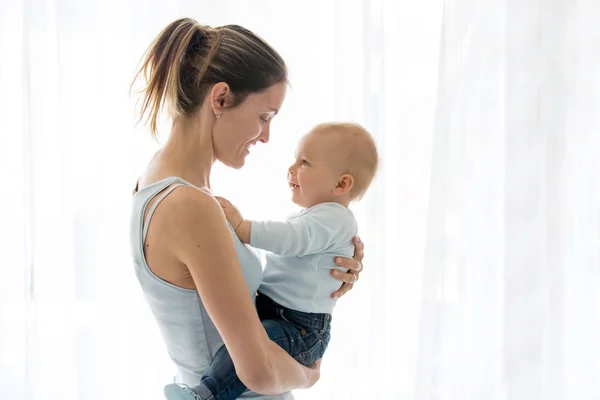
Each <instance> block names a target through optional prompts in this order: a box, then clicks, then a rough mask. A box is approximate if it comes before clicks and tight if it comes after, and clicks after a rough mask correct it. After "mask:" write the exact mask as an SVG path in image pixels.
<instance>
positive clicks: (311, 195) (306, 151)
mask: <svg viewBox="0 0 600 400" xmlns="http://www.w3.org/2000/svg"><path fill="white" fill-rule="evenodd" d="M334 151H335V146H334V142H333V139H332V138H331V137H330V136H324V135H319V134H315V133H313V132H310V133H308V134H307V135H306V136H304V137H303V138H302V139H301V140H300V143H299V144H298V149H297V150H296V161H295V162H294V164H292V165H291V166H290V168H289V170H288V182H289V185H290V189H291V190H292V201H293V202H294V203H296V204H298V205H299V206H301V207H305V208H308V207H312V206H315V205H317V204H320V203H325V202H329V201H333V200H334V199H335V196H334V195H333V193H332V192H333V189H334V188H335V186H336V185H337V183H338V179H339V177H340V175H341V173H340V170H339V168H338V165H337V164H339V162H338V160H337V157H335V154H334Z"/></svg>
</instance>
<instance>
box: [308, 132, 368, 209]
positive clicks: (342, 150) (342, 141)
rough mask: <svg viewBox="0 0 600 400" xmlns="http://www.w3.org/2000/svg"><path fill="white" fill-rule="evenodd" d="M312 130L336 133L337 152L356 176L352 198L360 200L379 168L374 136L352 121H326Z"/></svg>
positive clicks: (349, 170)
mask: <svg viewBox="0 0 600 400" xmlns="http://www.w3.org/2000/svg"><path fill="white" fill-rule="evenodd" d="M312 132H316V133H318V134H334V135H336V139H337V142H336V147H335V151H336V153H337V154H338V155H339V156H340V157H342V159H343V160H344V163H345V166H346V171H345V173H348V174H350V175H352V176H353V177H354V186H353V187H352V188H351V189H350V199H351V200H352V201H358V200H360V199H361V198H362V197H363V196H364V195H365V193H366V192H367V189H368V188H369V186H370V185H371V182H372V181H373V178H374V177H375V174H376V173H377V170H378V169H379V155H378V153H377V145H376V144H375V140H374V139H373V136H371V134H370V133H369V132H368V131H367V130H366V129H365V128H363V127H362V126H361V125H359V124H356V123H352V122H326V123H322V124H319V125H317V126H315V127H314V128H313V129H312Z"/></svg>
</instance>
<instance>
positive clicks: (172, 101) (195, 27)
mask: <svg viewBox="0 0 600 400" xmlns="http://www.w3.org/2000/svg"><path fill="white" fill-rule="evenodd" d="M140 76H143V78H144V81H145V87H144V89H143V90H142V98H141V100H142V106H141V111H140V121H141V120H144V123H146V124H147V125H149V127H150V131H151V133H152V135H153V136H154V137H156V129H157V119H158V116H159V114H160V111H161V109H162V108H163V106H164V105H165V103H166V105H167V109H168V112H169V116H171V117H175V116H177V115H188V114H190V113H192V112H194V111H195V110H196V109H197V108H198V107H199V106H200V105H202V101H203V100H204V97H205V96H206V95H207V94H208V92H209V90H210V88H211V87H212V85H213V84H215V83H218V82H225V83H227V84H228V85H229V87H230V89H231V91H232V93H233V95H234V103H233V105H232V107H235V106H237V105H239V104H240V103H241V102H242V101H244V99H245V98H246V97H247V96H248V94H250V93H256V92H260V91H262V90H264V89H267V88H268V87H270V86H272V85H274V84H276V83H279V82H285V81H287V69H286V66H285V63H284V61H283V59H282V58H281V56H280V55H279V54H278V53H277V52H276V51H275V50H274V49H273V48H272V47H271V46H269V45H268V44H267V43H266V42H265V41H264V40H263V39H261V38H260V37H258V36H257V35H255V34H254V33H252V32H251V31H249V30H247V29H245V28H243V27H241V26H239V25H225V26H221V27H217V28H211V27H210V26H206V25H200V24H198V22H196V21H195V20H193V19H191V18H182V19H178V20H176V21H174V22H171V23H170V24H169V25H168V26H167V27H166V28H165V29H163V31H162V32H161V33H160V34H159V35H158V36H157V37H156V39H154V41H153V42H152V44H151V45H150V47H148V49H147V50H146V53H145V54H144V57H143V60H142V66H141V68H140V69H139V71H138V72H137V74H136V75H135V78H134V79H133V83H132V87H133V85H134V84H135V82H136V81H137V80H138V78H139V77H140Z"/></svg>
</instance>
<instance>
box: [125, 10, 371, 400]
mask: <svg viewBox="0 0 600 400" xmlns="http://www.w3.org/2000/svg"><path fill="white" fill-rule="evenodd" d="M140 76H143V77H144V78H145V81H146V87H145V89H144V92H143V97H142V110H141V115H142V118H144V119H145V121H146V122H147V123H148V124H149V126H150V129H151V131H152V134H153V135H155V134H156V126H157V118H158V115H159V113H160V111H161V108H162V107H163V106H166V107H167V108H168V111H169V114H170V116H171V117H172V119H173V123H172V128H171V133H170V136H169V139H168V141H167V142H166V144H165V145H164V146H163V147H162V148H161V149H160V151H159V152H158V153H157V154H156V155H155V156H154V158H153V159H152V160H151V161H150V163H149V165H148V166H147V168H146V170H145V172H144V173H143V175H142V176H141V178H140V180H139V181H138V184H137V186H136V190H135V195H134V201H133V211H132V217H131V226H130V228H131V245H132V252H133V257H134V261H135V269H136V275H137V277H138V280H139V282H140V284H141V287H142V290H143V292H144V294H145V296H146V299H147V301H148V303H149V305H150V308H151V309H152V312H153V314H154V316H155V318H156V320H157V323H158V326H159V328H160V330H161V333H162V336H163V339H164V341H165V343H166V345H167V349H168V351H169V355H170V356H171V358H172V360H173V361H174V362H175V364H176V365H177V367H178V371H179V373H178V376H177V382H178V383H184V384H195V383H197V382H198V381H199V378H200V376H201V375H202V373H203V372H204V371H205V370H206V368H207V367H208V366H209V364H210V360H211V359H212V357H213V356H214V353H215V352H216V351H217V350H218V349H219V348H220V347H221V346H222V345H223V344H225V345H226V346H227V348H228V350H229V352H230V354H231V357H232V359H233V362H234V363H235V366H236V371H237V373H238V375H239V377H240V379H241V380H242V382H243V383H244V384H245V385H246V386H247V387H248V388H249V389H251V390H253V391H254V392H257V393H263V394H266V395H273V396H260V395H257V394H254V393H248V394H246V395H245V396H244V398H246V397H248V398H255V399H289V398H292V396H291V394H289V393H287V392H289V390H291V389H295V388H308V387H310V386H312V385H313V384H314V383H315V382H316V381H317V380H318V378H319V365H314V366H312V367H305V366H302V365H301V364H299V363H297V362H296V361H295V360H294V359H293V358H291V357H290V356H289V355H288V354H287V353H285V352H284V351H283V350H282V349H281V348H279V347H278V346H277V345H276V344H274V343H273V342H271V341H270V340H269V338H268V337H267V335H266V333H265V330H264V328H263V326H262V325H261V322H260V321H259V319H258V317H257V313H256V310H255V308H254V303H253V299H254V295H255V292H256V289H257V288H258V286H259V283H260V280H261V273H262V269H261V264H260V261H259V259H258V258H257V257H256V256H255V254H254V253H253V252H251V251H250V250H249V249H248V248H247V247H246V246H245V245H244V244H242V243H241V242H240V241H239V240H238V238H237V236H236V235H235V233H234V232H233V229H232V227H231V226H230V225H228V223H227V221H226V219H225V216H224V214H223V211H222V209H221V206H220V205H219V203H218V202H217V200H216V199H215V198H214V197H213V195H212V193H211V191H210V172H211V167H212V165H213V163H214V162H215V161H217V160H218V161H220V162H222V163H223V164H225V165H227V166H230V167H232V168H241V167H242V166H243V165H244V162H245V158H246V156H247V155H248V154H249V151H250V148H251V146H253V145H254V144H256V143H257V142H262V143H267V142H268V140H269V133H270V132H269V128H270V123H271V119H272V118H273V117H274V116H275V115H276V114H277V112H278V110H279V109H280V108H281V104H282V103H283V100H284V97H285V93H286V85H287V72H286V67H285V64H284V62H283V60H282V59H281V57H280V56H279V54H277V53H276V52H275V51H274V50H273V49H272V48H271V47H270V46H269V45H268V44H266V43H265V42H264V41H263V40H262V39H260V38H259V37H257V36H256V35H254V34H253V33H252V32H250V31H248V30H246V29H244V28H242V27H240V26H236V25H229V26H223V27H219V28H210V27H207V26H201V25H199V24H198V23H197V22H196V21H194V20H191V19H180V20H177V21H175V22H173V23H171V24H169V25H168V26H167V27H166V28H165V29H164V30H163V31H162V32H161V33H160V34H159V36H158V37H157V38H156V39H155V41H154V42H153V43H152V45H151V46H150V48H149V49H148V51H147V53H146V55H145V58H144V61H143V64H142V67H141V69H140V71H139V72H138V75H137V76H136V79H137V78H139V77H140ZM355 246H356V251H355V257H354V259H343V260H342V261H341V263H339V265H342V266H344V267H346V268H348V269H349V270H350V271H349V272H348V273H339V271H337V272H338V274H337V275H338V276H336V278H338V279H339V280H340V281H343V282H345V283H344V284H343V285H342V287H341V288H340V290H338V291H337V292H336V293H334V294H332V295H333V296H341V295H343V294H344V293H345V292H347V291H348V290H350V289H351V288H352V283H354V282H355V281H356V279H357V278H358V274H359V273H360V271H361V270H362V265H361V261H362V257H363V245H362V244H361V243H360V241H359V240H358V238H355ZM332 273H333V272H332ZM334 276H335V275H334ZM240 332H243V333H244V334H243V335H240V334H239V333H240Z"/></svg>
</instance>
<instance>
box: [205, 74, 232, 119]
mask: <svg viewBox="0 0 600 400" xmlns="http://www.w3.org/2000/svg"><path fill="white" fill-rule="evenodd" d="M230 103H231V89H230V88H229V85H228V84H226V83H225V82H219V83H215V84H214V85H213V87H212V89H211V90H210V106H211V108H212V110H213V113H214V114H219V115H220V113H222V112H223V109H225V108H227V107H228V106H229V104H230Z"/></svg>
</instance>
